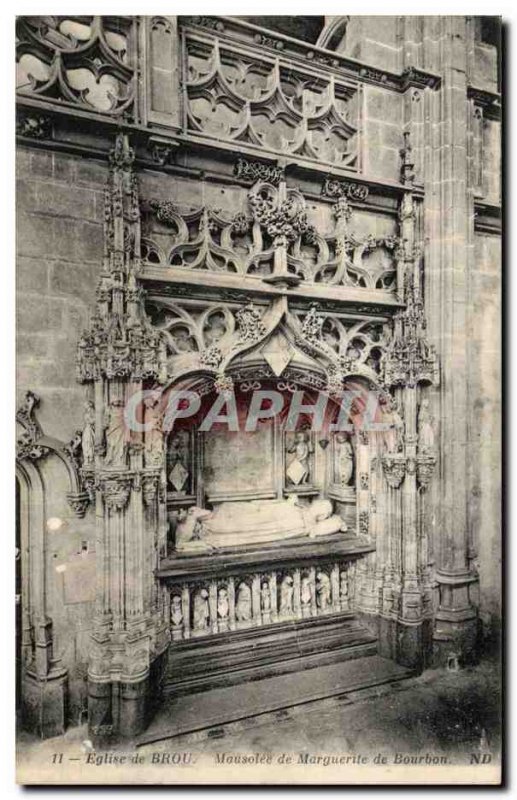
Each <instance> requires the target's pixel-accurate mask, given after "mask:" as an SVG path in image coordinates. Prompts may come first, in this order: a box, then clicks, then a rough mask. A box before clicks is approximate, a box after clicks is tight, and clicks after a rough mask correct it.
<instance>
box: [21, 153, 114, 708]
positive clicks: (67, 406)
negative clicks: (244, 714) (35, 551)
mask: <svg viewBox="0 0 517 800" xmlns="http://www.w3.org/2000/svg"><path fill="white" fill-rule="evenodd" d="M106 174H107V167H106V165H105V164H101V163H100V162H97V161H93V160H86V159H82V158H80V157H78V156H70V155H64V154H61V153H57V152H46V151H44V150H38V149H33V148H30V149H29V148H25V147H19V148H18V152H17V226H18V231H17V251H18V257H17V339H18V348H17V349H18V355H17V395H18V405H19V404H20V402H21V399H22V397H23V395H24V393H25V392H26V391H27V390H31V391H34V392H35V393H36V394H37V395H38V396H39V398H40V404H39V406H38V408H37V412H36V416H37V419H38V420H39V422H40V424H41V427H42V429H43V432H44V434H46V435H47V436H53V437H55V438H57V439H59V440H61V441H62V442H68V441H69V440H70V439H71V438H72V435H73V433H74V431H75V430H76V429H78V428H80V427H81V426H82V414H83V403H84V389H83V387H81V386H79V384H78V383H77V382H76V379H75V358H76V347H77V341H78V338H79V335H80V332H81V331H82V329H83V328H84V327H85V326H86V324H87V321H88V315H89V313H90V311H91V308H92V303H93V299H94V296H95V286H96V280H97V274H98V272H99V270H100V268H101V263H102V258H101V257H102V224H101V220H102V215H103V190H104V183H105V180H106ZM40 469H41V473H42V479H43V483H44V487H45V519H46V521H47V525H46V529H45V533H44V536H45V550H46V562H45V563H46V575H45V582H46V602H47V608H46V611H47V614H48V615H49V617H50V618H51V619H52V621H53V656H54V659H59V660H60V665H61V666H65V667H67V668H68V685H69V690H70V691H69V701H68V715H69V721H70V722H71V723H73V724H79V723H80V722H81V721H84V720H85V716H84V715H85V713H86V698H87V687H86V671H87V660H88V649H89V642H88V634H89V630H90V629H91V623H92V614H93V600H94V596H95V527H94V513H93V511H92V510H91V507H89V509H88V511H87V513H86V516H85V518H84V519H78V518H77V517H76V516H75V514H74V513H73V511H72V509H71V508H70V506H69V505H68V503H67V500H66V495H67V493H68V492H70V491H71V487H70V484H69V478H68V475H67V473H66V470H65V469H64V467H63V465H62V464H61V463H60V462H59V460H58V459H57V458H56V456H53V455H50V456H48V457H46V458H45V459H43V460H42V462H41V465H40ZM49 521H50V522H49Z"/></svg>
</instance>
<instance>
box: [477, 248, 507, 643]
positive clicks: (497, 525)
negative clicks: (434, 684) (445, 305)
mask: <svg viewBox="0 0 517 800" xmlns="http://www.w3.org/2000/svg"><path fill="white" fill-rule="evenodd" d="M475 258H476V270H475V272H474V273H473V275H472V298H473V300H472V303H473V305H472V322H471V329H470V337H471V347H470V354H471V356H470V361H469V363H470V367H469V384H470V399H471V404H470V452H471V459H470V500H469V510H470V518H469V526H470V527H471V529H472V534H473V542H474V546H475V548H476V550H477V553H478V557H477V564H478V569H479V591H480V617H481V620H482V622H483V624H484V626H485V629H486V632H487V633H492V632H495V631H497V628H498V627H500V622H501V499H502V498H501V447H502V441H501V389H502V387H501V348H502V341H501V314H502V302H501V242H500V239H499V237H498V236H490V235H477V236H476V240H475Z"/></svg>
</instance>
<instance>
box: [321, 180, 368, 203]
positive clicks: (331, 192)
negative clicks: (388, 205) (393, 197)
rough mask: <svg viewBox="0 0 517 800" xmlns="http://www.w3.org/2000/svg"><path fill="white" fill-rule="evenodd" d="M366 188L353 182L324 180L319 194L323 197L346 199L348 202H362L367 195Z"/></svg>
mask: <svg viewBox="0 0 517 800" xmlns="http://www.w3.org/2000/svg"><path fill="white" fill-rule="evenodd" d="M369 191H370V190H369V188H368V186H365V185H364V184H362V183H355V182H354V181H344V180H337V179H335V178H325V182H324V184H323V186H322V187H321V194H322V195H324V196H325V197H335V198H338V197H348V198H349V199H350V200H360V201H364V200H366V199H367V197H368V194H369Z"/></svg>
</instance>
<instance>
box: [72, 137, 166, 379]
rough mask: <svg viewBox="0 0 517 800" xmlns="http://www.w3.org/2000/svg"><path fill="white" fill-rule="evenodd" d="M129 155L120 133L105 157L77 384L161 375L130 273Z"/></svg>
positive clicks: (133, 253)
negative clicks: (96, 274)
mask: <svg viewBox="0 0 517 800" xmlns="http://www.w3.org/2000/svg"><path fill="white" fill-rule="evenodd" d="M134 158H135V153H134V150H133V149H132V148H131V147H129V144H128V140H127V137H126V136H123V135H119V136H118V137H117V141H116V145H115V147H114V149H113V150H112V152H111V154H110V159H109V162H110V167H109V179H108V185H107V187H106V192H105V206H104V208H105V211H104V263H103V270H102V273H101V276H100V280H99V283H98V286H97V305H96V310H95V313H94V314H93V316H92V319H91V325H90V329H89V330H87V331H85V332H84V333H83V335H82V337H81V339H80V341H79V348H78V356H77V376H78V380H79V381H80V382H82V383H85V382H89V381H97V380H99V379H101V378H106V379H112V378H132V379H135V380H142V379H145V378H149V379H155V380H160V377H163V369H164V365H165V354H164V347H163V342H162V341H161V338H160V336H159V334H158V333H157V332H156V331H155V330H154V329H153V328H152V326H151V325H150V324H149V321H148V319H147V317H146V315H145V313H143V306H142V289H141V287H139V286H138V285H137V282H136V278H135V274H136V272H137V269H138V267H139V264H140V212H139V205H138V188H137V181H136V176H135V175H134V173H133V171H132V165H133V161H134Z"/></svg>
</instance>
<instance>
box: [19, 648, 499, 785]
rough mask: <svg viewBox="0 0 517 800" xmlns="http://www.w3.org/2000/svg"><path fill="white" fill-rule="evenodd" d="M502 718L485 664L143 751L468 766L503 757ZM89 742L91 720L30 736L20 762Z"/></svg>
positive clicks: (493, 677)
mask: <svg viewBox="0 0 517 800" xmlns="http://www.w3.org/2000/svg"><path fill="white" fill-rule="evenodd" d="M285 678H286V680H289V678H290V676H285ZM500 719H501V693H500V675H499V669H498V667H497V665H495V664H494V663H493V662H483V663H481V664H479V665H478V666H476V667H473V668H469V669H465V670H461V671H459V672H447V671H445V670H428V671H426V672H425V673H423V674H422V675H420V676H418V677H413V678H407V679H404V680H401V681H398V682H396V683H392V684H387V685H383V686H376V687H372V688H370V689H361V690H358V691H355V692H349V693H347V694H345V695H341V696H338V697H333V698H328V699H324V700H320V701H315V702H312V703H309V704H305V705H302V706H295V707H292V708H288V709H281V710H279V711H274V712H272V713H269V714H263V715H261V716H259V717H253V718H250V719H244V720H240V721H238V722H231V723H228V724H226V725H219V726H216V727H212V728H208V729H204V730H202V731H197V732H195V733H190V734H183V735H180V736H176V737H174V738H173V739H164V740H162V741H157V742H154V743H152V744H148V745H144V746H141V747H139V748H138V753H139V754H140V755H141V756H143V757H144V758H145V759H147V760H148V761H149V760H150V759H151V755H152V754H156V753H168V752H171V750H174V751H175V752H179V751H188V752H189V753H191V754H194V755H196V756H202V755H205V756H206V755H207V754H210V755H211V756H212V757H215V754H216V753H221V752H224V753H226V754H228V753H234V754H237V753H277V752H280V751H284V750H286V748H288V749H289V751H291V752H294V753H298V754H299V753H310V754H314V753H369V754H373V753H382V754H385V755H388V756H389V755H390V754H391V757H393V754H395V753H405V754H419V753H432V754H433V756H434V757H436V756H440V755H443V756H446V757H447V763H448V764H459V765H460V764H462V765H465V764H466V763H467V762H466V754H469V753H481V754H482V753H487V752H489V753H491V754H492V759H493V761H494V760H497V759H498V754H499V752H500V747H501V725H500ZM86 740H87V732H86V727H85V726H83V727H81V728H74V729H72V730H70V731H68V732H67V733H66V735H65V736H64V737H60V738H59V739H52V740H47V741H45V742H39V741H36V740H35V739H34V738H32V737H30V736H28V735H27V734H22V735H21V736H20V739H19V744H18V757H19V761H20V763H21V762H26V761H31V762H33V763H36V762H39V763H40V764H43V763H44V762H45V763H48V761H49V759H50V754H51V753H55V752H59V751H68V752H72V751H74V748H75V750H77V751H78V752H79V755H81V752H82V754H84V753H85V752H87V748H88V745H87V744H86ZM85 744H86V748H85ZM125 749H126V751H128V750H130V749H131V748H129V747H128V746H127V745H126V748H125ZM133 752H134V751H133ZM45 754H46V755H45ZM153 758H158V756H153ZM83 769H84V768H83ZM163 782H168V781H167V780H166V779H164V781H163ZM171 782H172V781H171Z"/></svg>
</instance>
